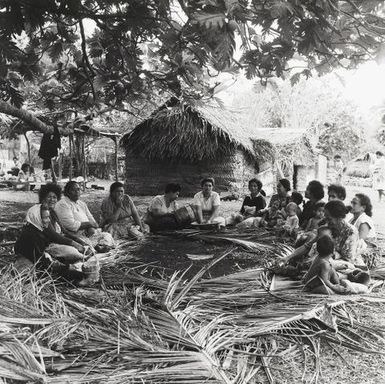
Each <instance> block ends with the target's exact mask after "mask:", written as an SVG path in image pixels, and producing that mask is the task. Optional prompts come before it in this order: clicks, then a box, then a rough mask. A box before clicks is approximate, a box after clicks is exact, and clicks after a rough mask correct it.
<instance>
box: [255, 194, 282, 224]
mask: <svg viewBox="0 0 385 384" xmlns="http://www.w3.org/2000/svg"><path fill="white" fill-rule="evenodd" d="M280 207H281V204H280V201H279V200H275V201H273V204H272V205H271V206H270V207H269V208H267V210H266V211H265V212H264V214H263V216H262V220H261V222H260V226H261V227H267V228H274V227H275V226H277V223H278V221H279V220H283V218H282V213H281V211H280Z"/></svg>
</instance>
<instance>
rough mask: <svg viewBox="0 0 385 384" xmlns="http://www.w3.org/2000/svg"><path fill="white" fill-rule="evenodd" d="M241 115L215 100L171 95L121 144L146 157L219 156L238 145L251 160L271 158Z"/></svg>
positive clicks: (268, 147)
mask: <svg viewBox="0 0 385 384" xmlns="http://www.w3.org/2000/svg"><path fill="white" fill-rule="evenodd" d="M243 116H244V115H243V114H242V113H241V111H235V110H229V109H226V108H224V107H223V106H220V105H219V104H216V103H215V102H214V101H208V102H204V101H195V102H191V103H190V104H186V103H180V102H179V101H178V100H177V99H171V100H169V101H168V102H167V103H166V104H164V105H163V106H162V107H161V108H159V109H158V110H157V111H156V112H155V113H153V115H152V116H151V117H150V118H149V119H147V120H145V121H143V122H142V123H141V124H139V125H138V126H136V127H135V129H134V130H133V131H132V132H131V133H129V134H127V135H125V136H124V137H123V139H122V144H123V146H125V147H126V148H127V150H128V151H129V152H131V153H132V154H134V155H140V156H141V157H142V158H144V159H146V160H149V161H152V160H168V161H172V160H175V161H180V160H187V161H189V162H196V161H202V160H210V159H219V158H223V157H225V156H227V155H229V154H232V153H234V151H235V150H237V149H240V150H241V151H242V152H244V153H245V155H246V156H247V157H248V158H249V159H252V160H260V161H261V160H268V159H271V158H272V156H273V146H272V145H271V143H270V142H269V141H268V140H266V139H257V135H256V134H255V132H254V131H255V129H256V128H255V129H254V127H253V126H252V124H249V123H247V122H246V121H245V119H244V117H243ZM256 148H257V151H256V150H255V149H256Z"/></svg>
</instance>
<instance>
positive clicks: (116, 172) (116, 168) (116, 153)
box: [114, 137, 119, 181]
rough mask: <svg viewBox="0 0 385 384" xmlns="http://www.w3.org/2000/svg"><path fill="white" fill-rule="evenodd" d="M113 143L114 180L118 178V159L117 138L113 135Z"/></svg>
mask: <svg viewBox="0 0 385 384" xmlns="http://www.w3.org/2000/svg"><path fill="white" fill-rule="evenodd" d="M114 143H115V181H118V180H119V174H118V169H119V159H118V139H117V138H116V137H115V139H114Z"/></svg>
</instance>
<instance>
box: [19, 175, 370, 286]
mask: <svg viewBox="0 0 385 384" xmlns="http://www.w3.org/2000/svg"><path fill="white" fill-rule="evenodd" d="M201 187H202V190H201V191H200V192H198V193H196V194H195V196H194V199H193V202H192V204H190V205H188V206H184V207H178V205H177V199H178V197H179V193H180V191H181V187H180V185H179V184H168V185H167V186H166V188H165V192H164V194H163V195H158V196H155V197H154V198H153V199H152V201H151V203H150V205H149V207H148V210H147V213H146V215H145V217H144V218H143V219H142V218H141V217H140V215H139V213H138V210H137V208H136V207H135V204H134V202H133V201H132V199H131V197H130V196H128V195H127V194H125V192H124V185H123V184H122V183H120V182H115V183H113V184H112V185H111V187H110V193H109V196H108V197H106V198H105V199H104V200H103V202H102V204H101V208H100V213H101V215H100V221H99V222H98V221H97V220H96V219H95V218H94V217H93V215H92V214H91V212H90V211H89V209H88V207H87V204H86V203H85V202H83V201H82V200H80V186H79V185H78V183H77V182H75V181H70V182H68V183H67V184H66V186H65V187H64V197H63V198H62V196H61V194H62V191H61V189H60V187H59V186H57V185H55V184H46V185H43V186H42V188H41V190H40V193H39V204H36V205H34V206H33V207H31V208H30V209H29V210H28V212H27V216H26V222H27V223H26V225H25V226H24V228H23V230H22V233H21V235H20V237H19V239H18V240H17V242H16V244H15V253H16V254H17V255H19V256H22V257H24V258H25V259H27V260H29V261H30V262H31V263H33V264H35V265H36V267H37V269H39V270H43V271H44V270H51V271H53V272H56V273H57V274H58V275H60V276H63V277H65V278H66V279H67V280H71V281H74V282H77V283H79V282H80V284H82V283H87V281H85V280H87V279H85V275H84V274H83V273H82V272H81V271H78V270H76V269H73V268H71V267H70V266H71V265H72V264H75V263H77V262H80V261H82V262H84V261H85V260H87V258H89V257H90V256H92V255H93V254H94V253H95V252H106V251H108V250H110V249H111V248H113V247H114V246H115V241H116V240H118V239H122V238H124V239H138V238H140V237H143V236H144V234H145V233H147V232H149V231H153V232H156V231H159V230H164V229H169V230H170V229H178V228H183V227H186V226H188V225H190V224H194V223H195V224H202V223H206V224H215V225H217V226H219V227H224V226H226V225H227V226H237V227H238V228H240V229H242V228H257V227H262V228H266V229H268V230H272V231H274V232H275V234H276V235H277V236H279V237H282V236H285V237H286V238H287V239H288V240H290V239H291V240H292V241H293V243H294V245H295V251H294V252H293V253H292V254H291V255H289V256H287V257H285V258H282V259H281V260H280V263H279V264H280V267H283V266H287V265H291V266H295V267H296V268H297V267H298V265H300V266H301V268H306V269H307V268H308V267H310V269H309V272H308V273H307V275H306V277H305V280H304V281H305V282H306V283H308V282H309V281H312V283H311V284H310V283H309V285H308V286H309V287H310V286H312V284H313V285H314V281H313V280H314V279H313V278H314V276H318V278H320V279H321V280H322V281H323V282H324V284H326V287H327V289H330V290H333V291H335V292H340V291H342V290H344V289H345V290H346V284H345V285H342V286H341V284H337V283H336V276H338V275H337V274H336V273H337V272H336V271H343V272H344V274H345V275H344V276H348V278H349V279H348V281H353V283H357V282H362V281H366V280H365V278H366V276H369V275H368V273H367V272H366V267H365V263H364V261H363V257H362V255H364V254H365V252H366V249H367V247H368V244H370V241H371V240H373V239H374V238H375V230H374V223H373V220H372V219H371V216H372V205H371V202H370V199H369V197H368V196H366V195H364V194H357V195H356V196H355V197H354V198H353V200H352V201H351V207H349V208H347V207H346V206H345V205H344V203H343V201H344V200H345V198H346V191H345V188H344V187H343V186H341V185H330V186H329V188H328V196H329V201H328V202H327V203H325V202H324V201H323V200H322V199H323V198H324V187H323V185H322V184H321V183H320V182H319V181H317V180H313V181H311V182H310V183H309V185H308V187H307V189H306V192H305V198H306V199H307V202H306V203H305V204H303V197H302V195H301V194H300V193H299V192H296V191H291V186H290V182H289V180H287V179H281V180H280V181H279V183H278V185H277V193H276V194H274V195H273V196H272V197H271V199H270V201H269V204H267V201H266V194H265V192H264V191H263V189H262V187H263V186H262V183H261V181H259V180H257V179H252V180H250V181H249V190H250V195H248V196H246V197H245V198H244V200H243V203H242V205H241V207H240V211H239V212H238V213H236V214H232V215H231V216H230V217H228V218H226V219H225V218H224V217H221V216H220V211H219V208H220V204H221V200H220V197H219V194H218V193H217V192H214V191H213V188H214V180H213V179H212V178H205V179H203V180H202V182H201ZM302 204H303V207H302V208H301V205H302ZM347 214H348V217H347ZM53 261H54V262H53ZM357 268H359V270H358V272H357V270H356V269H357ZM315 271H316V272H315ZM361 272H362V273H361ZM325 276H328V279H326V278H325ZM357 276H358V281H357ZM325 279H326V281H325ZM354 279H356V280H354ZM345 280H346V279H345ZM337 285H338V287H337V288H336V286H337Z"/></svg>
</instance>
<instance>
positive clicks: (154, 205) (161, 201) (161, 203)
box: [148, 195, 178, 215]
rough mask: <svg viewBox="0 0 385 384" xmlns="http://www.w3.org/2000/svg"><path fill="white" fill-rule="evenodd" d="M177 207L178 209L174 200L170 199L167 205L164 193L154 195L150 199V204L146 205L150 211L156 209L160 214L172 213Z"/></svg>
mask: <svg viewBox="0 0 385 384" xmlns="http://www.w3.org/2000/svg"><path fill="white" fill-rule="evenodd" d="M177 209H178V206H177V203H176V201H175V200H174V201H172V202H171V203H170V205H169V206H168V207H167V204H166V199H165V197H164V195H158V196H155V197H154V198H153V199H152V201H151V203H150V206H149V207H148V211H149V212H151V213H152V212H153V211H154V210H156V211H157V212H158V214H161V215H166V214H168V213H174V212H175V211H176V210H177Z"/></svg>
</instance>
